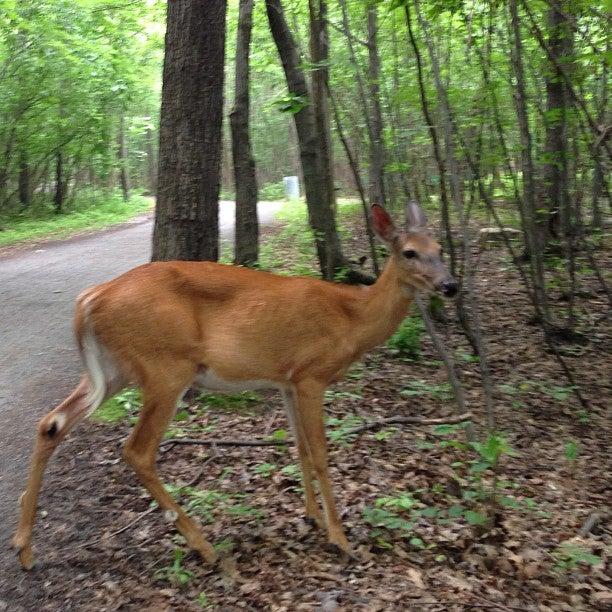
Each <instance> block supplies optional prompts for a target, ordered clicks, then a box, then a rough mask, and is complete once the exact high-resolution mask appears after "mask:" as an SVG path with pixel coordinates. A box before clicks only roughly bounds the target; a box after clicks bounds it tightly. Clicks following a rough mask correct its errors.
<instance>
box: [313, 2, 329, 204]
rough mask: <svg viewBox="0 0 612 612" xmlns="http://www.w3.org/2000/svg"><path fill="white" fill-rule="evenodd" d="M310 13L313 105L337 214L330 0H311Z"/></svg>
mask: <svg viewBox="0 0 612 612" xmlns="http://www.w3.org/2000/svg"><path fill="white" fill-rule="evenodd" d="M308 9H309V12H310V60H311V62H312V64H313V65H314V70H312V72H311V79H312V80H311V82H312V102H313V107H314V115H315V124H316V127H317V132H318V136H319V143H320V147H321V165H322V168H323V175H322V176H321V180H322V181H323V182H324V184H325V189H326V192H327V194H326V196H327V199H328V201H329V206H330V208H331V210H333V211H334V212H335V211H336V192H335V185H334V167H333V163H334V162H333V160H334V156H333V151H332V142H331V128H330V119H329V101H328V99H327V92H328V85H329V36H328V32H327V2H326V0H308Z"/></svg>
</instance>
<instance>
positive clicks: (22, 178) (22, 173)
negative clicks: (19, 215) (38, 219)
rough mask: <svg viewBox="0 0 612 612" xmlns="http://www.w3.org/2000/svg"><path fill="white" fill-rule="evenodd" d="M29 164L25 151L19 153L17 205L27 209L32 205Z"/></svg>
mask: <svg viewBox="0 0 612 612" xmlns="http://www.w3.org/2000/svg"><path fill="white" fill-rule="evenodd" d="M30 179H31V173H30V164H29V163H28V154H27V153H26V151H25V150H23V149H22V150H21V151H20V152H19V203H20V204H21V206H22V207H23V208H27V207H28V206H30V204H31V203H32V186H31V180H30Z"/></svg>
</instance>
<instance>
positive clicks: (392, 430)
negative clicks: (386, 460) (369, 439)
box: [374, 427, 398, 442]
mask: <svg viewBox="0 0 612 612" xmlns="http://www.w3.org/2000/svg"><path fill="white" fill-rule="evenodd" d="M397 431H398V429H397V427H387V428H386V429H381V430H380V431H377V432H376V433H375V434H374V439H375V440H378V441H379V442H385V441H387V440H388V439H389V438H392V437H393V436H394V435H395V434H396V433H397Z"/></svg>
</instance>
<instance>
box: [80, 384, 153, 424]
mask: <svg viewBox="0 0 612 612" xmlns="http://www.w3.org/2000/svg"><path fill="white" fill-rule="evenodd" d="M141 408H142V394H141V392H140V389H125V390H124V391H122V392H121V393H118V394H117V395H115V396H114V397H111V398H110V399H108V400H106V401H105V402H104V403H103V404H102V405H101V406H99V407H98V409H97V410H96V411H95V412H94V413H93V415H92V419H94V420H96V421H102V422H104V423H117V422H119V421H122V420H124V419H125V418H126V417H128V416H130V415H134V414H135V413H137V412H138V411H139V410H140V409H141Z"/></svg>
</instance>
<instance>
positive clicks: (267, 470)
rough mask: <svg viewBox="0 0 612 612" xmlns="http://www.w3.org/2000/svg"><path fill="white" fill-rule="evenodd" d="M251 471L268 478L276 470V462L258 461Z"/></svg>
mask: <svg viewBox="0 0 612 612" xmlns="http://www.w3.org/2000/svg"><path fill="white" fill-rule="evenodd" d="M253 472H255V474H259V475H260V476H263V477H264V478H270V476H272V474H273V473H274V472H276V464H274V463H258V464H257V465H256V466H255V467H254V468H253Z"/></svg>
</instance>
